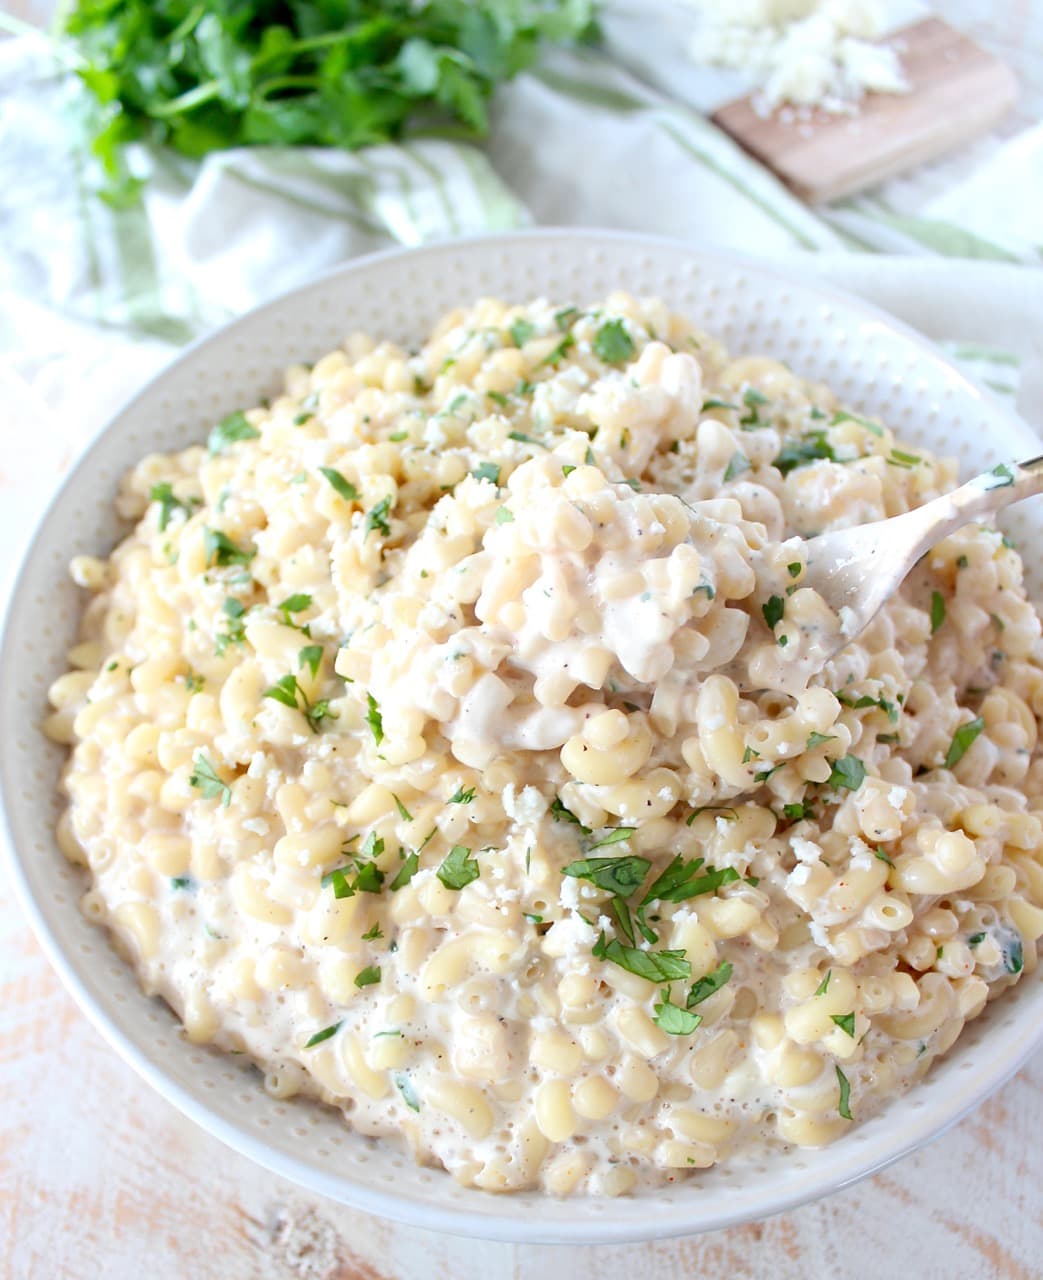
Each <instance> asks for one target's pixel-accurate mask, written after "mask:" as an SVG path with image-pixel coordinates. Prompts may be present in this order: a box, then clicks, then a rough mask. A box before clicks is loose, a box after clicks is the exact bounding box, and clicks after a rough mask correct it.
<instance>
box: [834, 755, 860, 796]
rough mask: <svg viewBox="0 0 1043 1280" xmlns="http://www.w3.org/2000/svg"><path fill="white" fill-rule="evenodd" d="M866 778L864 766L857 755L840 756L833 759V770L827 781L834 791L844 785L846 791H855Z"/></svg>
mask: <svg viewBox="0 0 1043 1280" xmlns="http://www.w3.org/2000/svg"><path fill="white" fill-rule="evenodd" d="M865 780H866V767H865V765H864V764H863V763H862V761H861V760H859V758H858V756H841V757H840V759H839V760H834V761H833V771H832V772H831V773H830V775H829V777H828V779H827V782H828V784H829V785H830V786H831V787H832V788H833V790H834V791H837V790H839V789H840V788H841V787H845V788H846V789H847V790H848V791H857V790H858V788H859V787H860V786H861V785H862V783H863V782H865Z"/></svg>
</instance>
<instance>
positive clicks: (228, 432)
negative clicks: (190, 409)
mask: <svg viewBox="0 0 1043 1280" xmlns="http://www.w3.org/2000/svg"><path fill="white" fill-rule="evenodd" d="M260 435H261V433H260V432H259V431H258V430H257V428H256V427H254V426H251V424H250V422H249V421H248V420H247V417H246V414H245V413H243V412H242V411H237V412H235V413H230V414H229V415H228V417H227V418H222V419H221V421H220V422H219V423H218V424H217V426H216V427H214V429H213V430H212V431H211V432H210V436H209V438H208V439H207V442H206V447H207V448H208V449H209V450H210V452H211V453H212V454H217V453H224V452H225V451H226V450H227V449H228V448H229V446H230V445H233V444H238V443H239V441H240V440H257V439H259V438H260Z"/></svg>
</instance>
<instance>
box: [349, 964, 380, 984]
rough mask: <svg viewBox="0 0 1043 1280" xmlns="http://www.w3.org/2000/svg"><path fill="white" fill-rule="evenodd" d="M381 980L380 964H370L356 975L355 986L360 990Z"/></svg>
mask: <svg viewBox="0 0 1043 1280" xmlns="http://www.w3.org/2000/svg"><path fill="white" fill-rule="evenodd" d="M379 981H380V965H379V964H369V965H367V966H366V967H365V969H363V970H362V971H361V973H357V974H356V975H355V986H356V987H358V988H359V989H360V990H361V989H362V988H363V987H372V986H375V985H376V984H377V983H378V982H379Z"/></svg>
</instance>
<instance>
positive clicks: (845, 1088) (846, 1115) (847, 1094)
mask: <svg viewBox="0 0 1043 1280" xmlns="http://www.w3.org/2000/svg"><path fill="white" fill-rule="evenodd" d="M835 1070H836V1073H837V1083H838V1084H839V1085H840V1100H839V1101H838V1103H837V1111H839V1112H840V1116H841V1118H842V1119H844V1120H850V1119H852V1115H851V1085H850V1084H849V1083H848V1079H847V1076H846V1075H844V1073H843V1071H841V1070H840V1068H839V1067H836V1068H835Z"/></svg>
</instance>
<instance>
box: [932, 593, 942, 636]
mask: <svg viewBox="0 0 1043 1280" xmlns="http://www.w3.org/2000/svg"><path fill="white" fill-rule="evenodd" d="M944 622H945V597H944V596H943V595H942V593H941V592H940V591H932V592H931V635H932V636H933V635H934V633H935V632H936V631H937V630H938V628H939V627H940V626H941V625H942V624H943V623H944Z"/></svg>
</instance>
